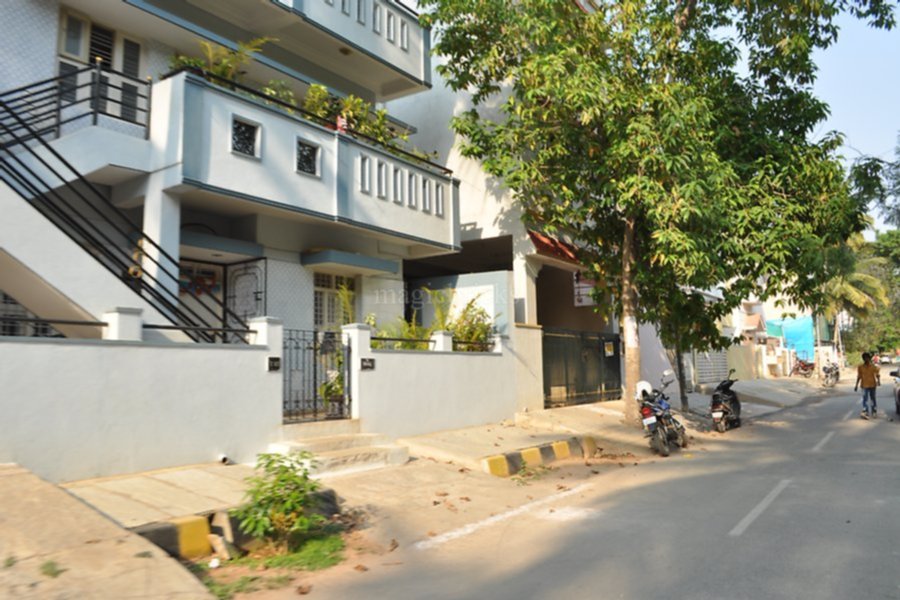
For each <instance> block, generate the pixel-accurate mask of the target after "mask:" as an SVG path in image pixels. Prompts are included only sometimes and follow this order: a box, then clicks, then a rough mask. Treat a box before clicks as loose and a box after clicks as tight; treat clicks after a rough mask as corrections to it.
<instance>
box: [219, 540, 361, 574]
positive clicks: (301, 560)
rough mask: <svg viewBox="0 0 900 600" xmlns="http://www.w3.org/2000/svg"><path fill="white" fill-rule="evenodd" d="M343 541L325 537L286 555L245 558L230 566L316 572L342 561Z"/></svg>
mask: <svg viewBox="0 0 900 600" xmlns="http://www.w3.org/2000/svg"><path fill="white" fill-rule="evenodd" d="M343 552H344V540H343V538H342V537H341V536H340V535H338V534H331V535H326V536H324V537H317V538H312V539H309V540H307V541H306V542H305V543H304V544H303V545H302V546H301V547H300V548H299V549H297V550H295V551H293V552H289V553H287V554H273V555H272V556H262V557H257V556H247V557H244V558H238V559H236V560H234V561H232V564H236V565H243V566H247V567H258V566H260V565H262V566H264V567H266V568H267V569H290V570H293V571H318V570H321V569H327V568H328V567H333V566H334V565H336V564H338V563H339V562H341V560H343V558H344V556H343Z"/></svg>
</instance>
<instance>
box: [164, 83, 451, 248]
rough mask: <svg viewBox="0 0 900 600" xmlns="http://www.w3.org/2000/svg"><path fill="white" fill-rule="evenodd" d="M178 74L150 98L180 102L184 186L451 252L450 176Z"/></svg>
mask: <svg viewBox="0 0 900 600" xmlns="http://www.w3.org/2000/svg"><path fill="white" fill-rule="evenodd" d="M185 71H188V72H186V73H180V74H179V75H178V76H177V77H172V76H170V77H169V78H168V79H167V80H166V81H164V82H162V84H163V85H161V86H160V88H159V89H158V90H157V91H156V92H155V93H156V94H157V95H158V96H160V97H162V94H176V95H178V94H183V97H184V110H183V117H180V116H179V117H178V118H181V119H182V122H183V128H184V132H183V135H182V137H183V139H184V161H183V167H182V171H183V178H184V182H185V183H187V184H189V185H195V186H196V187H198V188H200V189H206V190H207V191H210V192H213V193H221V194H225V195H230V196H232V197H238V198H245V199H250V200H256V201H258V202H261V203H263V204H268V205H277V206H281V207H284V208H286V209H288V210H293V211H295V212H299V213H303V214H307V215H310V216H314V217H319V218H323V219H326V220H329V221H333V222H342V223H347V224H349V225H354V226H359V227H362V228H363V229H369V230H374V231H377V232H380V233H385V234H388V235H392V236H397V237H401V238H406V239H407V240H411V241H413V242H414V243H423V244H427V245H429V246H438V247H441V248H444V249H452V248H455V247H456V246H458V232H457V229H458V202H457V186H456V182H455V181H454V180H453V179H452V177H451V171H450V170H449V169H447V168H445V167H443V166H442V165H438V164H435V163H433V162H431V161H429V160H427V159H424V158H422V157H421V156H418V155H416V154H414V153H412V152H410V151H408V150H405V149H403V148H399V147H397V146H393V145H388V144H384V143H381V142H380V141H379V140H376V139H374V138H372V137H369V136H367V135H364V134H362V133H360V132H358V131H353V130H338V128H337V127H336V125H335V124H334V123H332V122H330V121H327V120H325V119H321V118H319V117H317V116H315V115H312V114H309V113H307V112H305V111H303V109H302V108H300V107H298V106H296V105H293V104H290V103H287V102H284V101H281V100H279V99H277V98H274V97H272V96H268V95H266V94H263V93H261V92H258V91H257V90H254V89H252V88H250V87H248V86H244V85H241V84H237V83H234V82H231V81H227V80H223V79H221V78H217V77H215V76H212V75H210V74H209V73H205V72H202V71H194V70H189V69H186V70H185ZM182 89H183V91H179V90H182ZM162 101H163V100H160V101H159V102H162Z"/></svg>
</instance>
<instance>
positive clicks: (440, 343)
mask: <svg viewBox="0 0 900 600" xmlns="http://www.w3.org/2000/svg"><path fill="white" fill-rule="evenodd" d="M431 341H432V342H434V347H433V348H432V350H433V351H435V352H453V334H452V333H450V332H449V331H435V332H434V333H432V334H431Z"/></svg>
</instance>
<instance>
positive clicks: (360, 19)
mask: <svg viewBox="0 0 900 600" xmlns="http://www.w3.org/2000/svg"><path fill="white" fill-rule="evenodd" d="M356 22H357V23H359V24H360V25H365V24H366V0H356Z"/></svg>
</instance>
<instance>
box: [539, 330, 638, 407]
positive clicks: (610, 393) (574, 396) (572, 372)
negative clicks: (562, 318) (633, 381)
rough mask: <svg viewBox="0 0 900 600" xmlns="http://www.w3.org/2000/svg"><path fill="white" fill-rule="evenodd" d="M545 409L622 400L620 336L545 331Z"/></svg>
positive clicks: (568, 331)
mask: <svg viewBox="0 0 900 600" xmlns="http://www.w3.org/2000/svg"><path fill="white" fill-rule="evenodd" d="M542 347H543V355H544V358H543V362H544V406H546V407H547V408H551V407H556V406H569V405H573V404H586V403H589V402H597V401H600V400H614V399H616V398H619V397H621V393H622V392H621V388H622V378H621V371H620V350H619V336H618V335H615V334H608V333H593V332H586V331H570V330H565V329H552V328H545V329H544V336H543V344H542Z"/></svg>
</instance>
